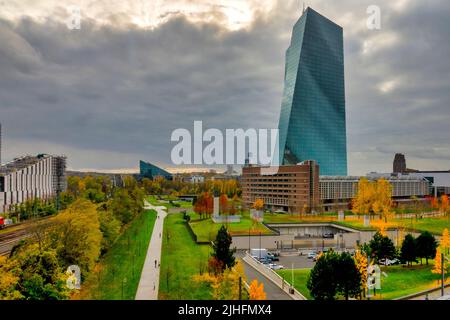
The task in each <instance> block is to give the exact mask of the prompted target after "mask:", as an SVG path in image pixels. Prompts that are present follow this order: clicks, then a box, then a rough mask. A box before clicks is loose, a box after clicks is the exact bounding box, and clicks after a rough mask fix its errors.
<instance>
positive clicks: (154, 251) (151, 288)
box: [136, 201, 167, 300]
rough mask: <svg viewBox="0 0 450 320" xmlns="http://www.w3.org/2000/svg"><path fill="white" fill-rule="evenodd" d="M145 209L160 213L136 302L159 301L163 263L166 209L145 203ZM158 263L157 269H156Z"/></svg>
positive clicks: (154, 228) (154, 227)
mask: <svg viewBox="0 0 450 320" xmlns="http://www.w3.org/2000/svg"><path fill="white" fill-rule="evenodd" d="M145 209H146V210H149V209H153V210H156V212H157V213H158V217H157V218H156V221H155V225H154V226H153V233H152V237H151V239H150V244H149V246H148V251H147V256H146V257H145V262H144V268H143V269H142V274H141V279H140V281H139V286H138V289H137V292H136V300H158V289H159V267H158V266H159V263H160V261H161V247H162V235H163V226H164V218H165V217H166V215H167V212H166V211H165V209H166V208H165V207H155V206H152V205H151V204H150V203H148V202H147V201H145ZM155 261H156V267H155Z"/></svg>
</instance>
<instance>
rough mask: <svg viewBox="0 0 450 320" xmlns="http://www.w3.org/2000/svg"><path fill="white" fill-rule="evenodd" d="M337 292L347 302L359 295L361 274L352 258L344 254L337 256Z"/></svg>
mask: <svg viewBox="0 0 450 320" xmlns="http://www.w3.org/2000/svg"><path fill="white" fill-rule="evenodd" d="M335 272H336V284H337V292H338V293H340V294H342V295H343V296H344V297H345V300H348V298H349V297H357V296H358V295H359V294H360V293H361V274H360V272H359V270H358V268H357V266H356V263H355V260H354V259H353V257H352V256H351V255H350V254H349V253H347V252H344V253H342V254H341V255H339V256H338V259H337V260H336V266H335Z"/></svg>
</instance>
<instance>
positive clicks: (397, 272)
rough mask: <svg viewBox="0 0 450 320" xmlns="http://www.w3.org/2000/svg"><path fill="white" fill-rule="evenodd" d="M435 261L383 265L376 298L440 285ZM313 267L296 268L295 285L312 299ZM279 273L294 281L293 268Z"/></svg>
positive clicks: (385, 298)
mask: <svg viewBox="0 0 450 320" xmlns="http://www.w3.org/2000/svg"><path fill="white" fill-rule="evenodd" d="M432 268H433V261H430V265H428V266H426V265H425V264H424V265H423V266H422V265H414V266H412V267H409V268H407V267H404V266H401V265H399V266H390V267H383V268H382V271H383V272H385V273H386V274H387V277H385V276H382V278H381V289H382V290H381V295H380V292H379V291H378V292H377V295H376V296H375V297H374V299H383V300H392V299H396V298H400V297H404V296H407V295H410V294H414V293H417V292H420V291H424V290H427V289H431V288H434V287H437V286H439V284H438V281H437V280H438V279H439V275H436V274H433V273H431V269H432ZM310 270H311V269H297V270H294V286H295V288H296V289H297V290H298V291H299V292H300V293H301V294H303V295H304V296H305V297H306V298H307V299H312V297H311V296H310V294H309V291H308V289H307V287H306V282H307V279H308V275H309V272H310ZM277 273H278V274H279V275H280V276H282V277H284V279H285V280H286V281H287V282H288V283H292V271H291V270H278V271H277Z"/></svg>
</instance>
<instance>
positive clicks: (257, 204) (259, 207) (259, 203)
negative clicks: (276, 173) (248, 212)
mask: <svg viewBox="0 0 450 320" xmlns="http://www.w3.org/2000/svg"><path fill="white" fill-rule="evenodd" d="M253 209H255V210H262V209H264V200H263V199H256V200H255V202H254V203H253Z"/></svg>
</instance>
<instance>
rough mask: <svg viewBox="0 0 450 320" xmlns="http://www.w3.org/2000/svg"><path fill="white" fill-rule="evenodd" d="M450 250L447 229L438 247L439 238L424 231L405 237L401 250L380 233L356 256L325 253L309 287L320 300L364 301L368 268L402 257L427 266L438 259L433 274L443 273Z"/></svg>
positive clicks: (408, 262)
mask: <svg viewBox="0 0 450 320" xmlns="http://www.w3.org/2000/svg"><path fill="white" fill-rule="evenodd" d="M448 250H450V239H449V234H448V230H447V229H445V230H444V232H443V235H442V238H441V241H440V244H439V246H438V243H437V241H436V239H435V237H434V236H433V235H432V234H431V233H429V232H422V233H421V234H420V235H419V236H418V237H417V238H414V237H413V236H412V235H411V234H408V235H406V236H405V238H404V240H403V242H402V246H401V248H400V250H399V251H397V250H396V248H395V246H394V243H393V242H392V240H391V239H390V238H389V237H387V236H384V235H382V234H381V233H379V232H377V233H376V234H375V235H374V237H373V238H372V240H371V241H370V242H369V243H368V244H364V245H362V246H361V247H360V248H359V249H358V250H357V251H356V253H355V255H354V256H353V257H352V256H351V255H350V254H349V253H345V252H344V253H342V254H338V253H336V252H334V251H332V250H331V251H329V252H327V253H325V254H321V255H320V256H319V258H318V260H317V263H316V264H315V266H314V268H313V269H312V270H311V272H310V274H309V277H308V281H307V288H308V290H309V291H310V294H311V296H312V297H313V298H314V299H316V300H334V299H336V297H337V296H338V295H341V296H343V297H345V299H349V298H352V297H353V298H358V297H359V298H361V297H362V296H363V295H364V293H365V288H366V285H367V269H368V266H369V263H370V264H377V263H379V262H380V261H381V260H386V259H395V258H398V259H400V261H401V262H402V263H404V264H407V265H408V266H411V265H412V263H413V262H415V263H418V261H419V260H420V263H421V264H422V263H423V259H425V260H426V264H427V265H428V260H429V259H433V258H434V259H435V263H434V268H433V270H432V272H433V273H436V274H440V273H441V266H442V263H443V264H444V270H445V272H446V270H447V268H448V263H447V262H446V260H445V259H444V261H442V258H441V252H446V251H448Z"/></svg>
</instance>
